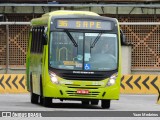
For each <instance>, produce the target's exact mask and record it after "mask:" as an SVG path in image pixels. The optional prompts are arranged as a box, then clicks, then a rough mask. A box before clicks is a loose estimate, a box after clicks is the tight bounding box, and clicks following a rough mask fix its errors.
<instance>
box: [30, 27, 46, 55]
mask: <svg viewBox="0 0 160 120" xmlns="http://www.w3.org/2000/svg"><path fill="white" fill-rule="evenodd" d="M43 35H44V27H33V28H32V43H31V52H32V53H42V50H43V40H44V39H43Z"/></svg>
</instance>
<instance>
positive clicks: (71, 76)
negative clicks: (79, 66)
mask: <svg viewBox="0 0 160 120" xmlns="http://www.w3.org/2000/svg"><path fill="white" fill-rule="evenodd" d="M61 77H62V78H64V79H66V80H103V79H105V78H106V76H104V75H101V74H94V75H92V74H91V75H88V74H73V73H63V74H61Z"/></svg>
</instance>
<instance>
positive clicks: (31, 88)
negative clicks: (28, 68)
mask: <svg viewBox="0 0 160 120" xmlns="http://www.w3.org/2000/svg"><path fill="white" fill-rule="evenodd" d="M30 95H31V103H33V104H38V98H39V96H38V95H37V94H35V93H33V84H32V73H30Z"/></svg>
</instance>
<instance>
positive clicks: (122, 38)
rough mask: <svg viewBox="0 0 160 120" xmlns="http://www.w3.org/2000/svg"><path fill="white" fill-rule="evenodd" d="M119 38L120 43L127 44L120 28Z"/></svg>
mask: <svg viewBox="0 0 160 120" xmlns="http://www.w3.org/2000/svg"><path fill="white" fill-rule="evenodd" d="M120 39H121V45H127V43H126V37H125V35H124V33H123V31H122V30H120Z"/></svg>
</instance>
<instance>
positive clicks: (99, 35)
mask: <svg viewBox="0 0 160 120" xmlns="http://www.w3.org/2000/svg"><path fill="white" fill-rule="evenodd" d="M101 35H102V33H99V34H98V36H97V37H96V38H95V40H94V42H93V43H92V45H91V48H93V47H94V46H95V45H96V43H97V42H98V40H99V38H100V37H101Z"/></svg>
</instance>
